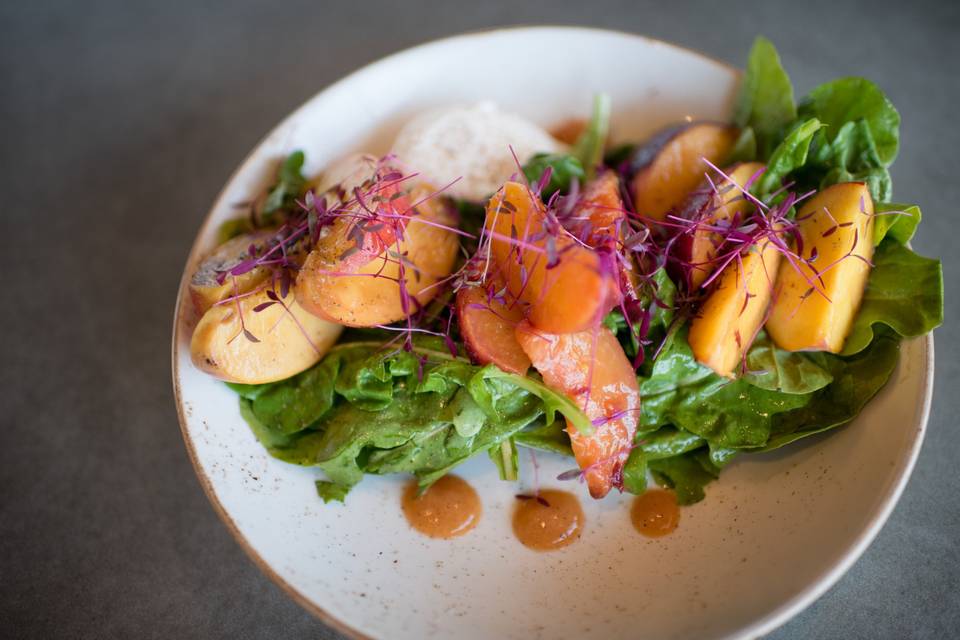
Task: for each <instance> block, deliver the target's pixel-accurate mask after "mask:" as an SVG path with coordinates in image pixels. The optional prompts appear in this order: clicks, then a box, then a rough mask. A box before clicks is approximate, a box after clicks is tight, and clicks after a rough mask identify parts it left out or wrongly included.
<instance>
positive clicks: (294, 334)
mask: <svg viewBox="0 0 960 640" xmlns="http://www.w3.org/2000/svg"><path fill="white" fill-rule="evenodd" d="M274 295H275V296H276V300H274V299H272V298H271V297H270V294H269V293H268V288H267V287H263V288H262V289H258V290H253V291H252V292H250V293H248V294H247V295H242V296H241V297H238V298H236V299H235V300H227V299H224V301H222V302H220V303H218V304H215V305H214V306H212V307H210V309H208V310H207V312H206V313H204V314H203V317H202V318H200V322H199V323H198V324H197V328H196V329H194V332H193V337H192V338H191V340H190V358H191V360H193V363H194V365H196V367H197V368H198V369H200V370H202V371H205V372H207V373H209V374H210V375H212V376H214V377H216V378H220V379H221V380H226V381H228V382H241V383H244V384H263V383H266V382H276V381H277V380H283V379H285V378H289V377H290V376H292V375H296V374H298V373H300V372H301V371H304V370H306V369H308V368H310V367H312V366H313V365H315V364H316V363H317V362H319V361H320V358H322V357H323V356H324V355H325V354H326V352H327V350H329V349H330V347H331V346H333V344H334V343H335V342H336V341H337V338H338V337H340V332H341V331H342V330H343V327H342V326H340V325H338V324H334V323H332V322H328V321H326V320H323V319H321V318H318V317H316V316H314V315H311V314H309V313H307V312H306V311H304V310H303V309H302V308H301V307H300V306H299V305H298V304H297V303H296V301H294V298H293V294H292V293H289V294H288V295H287V297H286V298H280V296H279V294H277V293H274Z"/></svg>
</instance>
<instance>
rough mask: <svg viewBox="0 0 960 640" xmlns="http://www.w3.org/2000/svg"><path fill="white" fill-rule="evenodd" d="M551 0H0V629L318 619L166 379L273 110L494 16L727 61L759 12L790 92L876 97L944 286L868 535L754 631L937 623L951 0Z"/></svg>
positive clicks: (739, 52) (959, 584)
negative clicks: (250, 524) (884, 108)
mask: <svg viewBox="0 0 960 640" xmlns="http://www.w3.org/2000/svg"><path fill="white" fill-rule="evenodd" d="M560 4H561V3H559V2H546V1H544V2H531V3H526V2H519V1H517V0H513V1H510V2H489V1H477V2H469V3H468V2H461V3H453V2H447V3H441V2H422V1H420V0H407V1H406V2H383V1H380V0H374V1H367V2H349V3H344V4H342V5H339V6H336V7H333V6H328V5H329V3H324V2H318V1H313V2H299V3H295V2H286V3H279V2H256V1H246V0H245V1H242V2H232V3H221V4H216V3H211V2H199V1H195V0H194V1H191V2H155V3H145V2H140V3H135V2H127V1H114V2H87V3H80V2H73V3H68V2H42V1H39V0H38V1H35V2H6V3H3V6H2V7H0V158H2V162H0V167H2V172H0V203H2V206H0V212H2V213H0V225H2V226H0V247H2V251H0V267H2V273H3V274H4V279H3V281H2V285H0V286H2V289H0V290H2V293H0V300H2V310H0V319H2V324H0V347H2V348H0V389H2V392H0V393H2V395H0V398H2V411H0V421H2V424H0V635H3V636H4V637H10V636H11V635H12V636H18V637H35V638H51V637H97V638H105V637H111V638H112V637H124V638H131V637H137V638H140V637H161V638H181V637H203V638H270V639H273V638H278V637H303V638H307V637H310V638H318V637H319V638H333V637H335V634H333V633H332V632H330V631H328V630H327V629H326V628H325V627H324V626H323V625H322V624H321V623H320V622H318V621H317V620H315V619H314V618H312V617H311V616H310V614H308V613H307V612H306V611H304V610H303V609H301V608H300V607H299V606H298V605H297V604H295V603H294V602H293V601H292V600H290V599H289V598H288V597H287V596H286V595H285V594H284V593H283V592H282V591H281V590H280V589H279V588H278V587H276V586H274V585H273V584H272V583H271V582H270V581H269V580H268V579H267V578H266V577H265V576H263V575H262V574H261V573H260V572H259V571H258V570H257V569H256V567H255V566H254V565H253V563H252V562H251V561H250V560H249V559H248V558H247V557H246V556H245V555H244V553H243V551H242V550H241V549H240V546H239V545H238V544H237V543H236V542H235V541H234V540H233V539H232V538H231V537H230V535H229V534H228V533H227V529H226V528H225V527H224V526H223V525H222V524H221V523H220V521H219V520H218V519H217V516H216V515H215V513H214V511H213V509H212V508H211V507H210V505H209V503H208V502H207V499H206V497H205V496H204V494H203V492H202V491H201V488H200V485H199V483H198V482H197V480H196V478H195V476H194V473H193V469H192V468H191V466H190V463H189V461H188V459H187V455H186V451H185V449H184V446H183V443H182V441H181V438H180V429H179V427H178V425H177V414H176V411H175V409H174V403H173V394H172V390H171V384H170V357H169V350H170V333H171V323H172V315H173V304H174V299H175V297H176V291H177V284H178V280H179V278H180V272H181V269H182V267H183V263H184V260H185V259H186V257H187V252H188V250H189V247H190V244H191V242H192V239H193V236H194V233H195V232H196V230H197V228H198V226H199V225H200V222H201V220H202V219H203V216H204V215H205V213H206V211H207V209H208V207H209V206H210V204H211V203H212V201H213V199H214V197H215V196H216V194H217V193H218V191H219V189H220V187H221V186H222V185H223V183H224V182H225V181H226V179H227V177H228V176H229V175H230V173H231V171H232V170H233V169H234V167H235V166H236V165H237V164H238V163H239V162H240V160H241V159H242V158H243V157H244V156H245V155H246V153H247V152H248V151H249V150H250V149H251V148H252V147H253V145H254V144H256V143H257V141H258V140H259V139H260V138H261V137H262V136H263V135H264V134H265V133H266V132H267V131H268V130H269V129H270V128H271V127H272V126H273V125H274V124H275V123H276V122H278V121H279V120H280V119H281V118H282V117H283V116H285V115H286V114H287V113H288V112H290V111H291V110H292V109H293V108H294V107H296V106H298V105H299V104H300V103H301V102H303V101H304V100H306V99H307V98H309V97H310V96H311V95H313V94H314V93H315V92H317V91H318V90H319V89H321V88H322V87H324V86H325V85H327V84H328V83H330V82H332V81H334V80H336V79H337V78H339V77H340V76H342V75H344V74H345V73H347V72H349V71H351V70H353V69H356V68H357V67H359V66H361V65H363V64H365V63H367V62H370V61H372V60H374V59H376V58H379V57H380V56H383V55H384V54H387V53H390V52H393V51H396V50H398V49H403V48H405V47H408V46H410V45H413V44H417V43H420V42H423V41H426V40H429V39H432V38H436V37H439V36H444V35H449V34H453V33H457V32H462V31H466V30H474V29H479V28H487V27H492V26H499V25H507V24H515V23H520V24H533V23H556V24H584V25H595V26H602V27H610V28H615V29H622V30H626V31H633V32H637V33H642V34H648V35H651V36H654V37H657V38H662V39H665V40H669V41H673V42H677V43H679V44H681V45H686V46H689V47H692V48H695V49H699V50H702V51H704V52H706V53H708V54H711V55H714V56H716V57H719V58H721V59H724V60H728V61H731V62H733V63H735V64H742V61H743V60H744V59H745V56H746V52H747V49H748V48H749V46H750V42H751V40H752V39H753V36H754V35H755V34H757V33H763V34H765V35H767V36H768V37H770V38H771V39H772V40H773V41H774V42H775V43H776V44H777V46H778V47H779V49H780V51H781V54H782V55H783V58H784V62H785V64H786V66H787V68H788V70H789V71H790V73H791V75H792V76H793V79H794V82H795V84H796V85H797V89H798V93H799V94H802V93H804V92H805V91H806V90H807V89H809V88H810V87H812V86H813V85H814V84H816V83H818V82H820V81H824V80H828V79H832V78H834V77H836V76H839V75H864V76H868V77H870V78H873V79H874V80H876V81H877V82H879V83H880V85H881V86H882V87H883V88H884V89H885V90H886V91H887V92H888V94H889V95H890V97H891V99H892V100H893V102H894V103H895V104H896V105H897V107H898V108H899V109H900V112H901V114H902V116H903V127H902V140H903V143H902V147H901V152H900V157H899V160H898V161H897V164H896V166H895V167H894V169H893V175H894V178H895V184H896V192H897V196H898V198H899V199H901V200H908V201H917V202H919V203H920V204H921V205H922V207H923V210H924V214H925V222H924V224H923V226H922V227H921V229H920V232H919V234H918V236H917V238H916V240H915V241H914V243H915V247H916V248H917V249H918V250H919V251H920V252H921V253H925V254H928V255H934V256H940V257H942V258H943V259H944V270H945V278H946V282H947V315H946V317H947V325H946V326H945V327H943V328H941V329H940V330H939V331H938V332H937V367H936V368H937V372H936V390H935V393H934V407H933V413H932V415H931V418H930V428H929V431H928V434H927V440H926V443H925V444H924V447H923V451H922V452H921V454H920V460H919V462H918V464H917V467H916V470H915V472H914V474H913V478H912V479H911V481H910V484H909V485H908V487H907V489H906V492H905V493H904V496H903V499H902V500H901V502H900V504H899V506H897V508H896V510H895V511H894V513H893V516H892V517H891V519H890V521H889V522H888V523H887V525H886V526H885V527H884V528H883V531H882V532H881V533H880V535H879V537H878V538H877V540H876V542H874V544H873V545H872V546H871V547H870V549H869V550H868V551H867V552H866V553H865V554H864V556H863V557H862V559H861V560H860V561H859V562H858V563H857V564H856V565H855V566H854V567H853V569H851V571H850V572H849V573H848V574H847V575H846V576H845V577H844V578H843V579H842V580H840V582H839V583H838V584H837V586H835V587H834V588H833V589H832V590H831V591H830V592H829V593H828V594H827V595H825V596H824V597H823V598H821V599H820V600H819V601H818V602H817V603H816V604H814V605H813V606H812V607H810V608H809V609H808V610H807V611H805V612H804V613H802V614H800V615H799V616H798V617H797V618H795V619H794V620H793V621H791V622H790V623H788V624H787V625H786V626H785V627H783V628H782V629H780V630H779V631H777V632H776V633H774V634H773V636H772V637H774V638H778V639H787V638H829V637H845V638H945V637H949V636H953V637H956V634H957V633H960V631H958V629H960V468H958V464H957V460H958V459H960V446H958V442H960V439H958V437H957V433H956V425H957V418H956V416H957V415H958V413H960V394H958V384H957V379H958V375H960V370H958V364H957V362H958V360H960V332H958V327H957V324H956V323H955V318H957V313H958V308H957V305H958V302H960V295H958V294H960V291H958V287H957V284H956V283H958V282H960V259H958V258H957V257H956V256H955V255H954V254H952V253H951V250H950V247H954V248H957V246H958V244H960V243H958V241H957V232H958V229H960V227H955V226H953V225H954V224H958V222H960V215H958V211H957V208H958V202H960V188H958V184H960V160H958V158H960V134H958V131H960V127H958V116H957V111H958V104H960V86H958V75H957V69H956V63H957V62H958V61H960V45H958V42H960V40H958V36H957V34H958V32H960V10H958V6H960V5H958V4H957V3H955V2H948V1H943V2H940V3H937V2H918V1H916V0H913V1H911V2H896V3H892V2H891V3H883V2H878V1H874V2H862V3H844V2H840V1H838V0H834V1H831V2H815V1H810V0H802V1H801V0H792V1H790V2H774V1H773V0H767V1H765V2H756V3H746V2H738V1H734V0H726V1H725V2H711V1H704V2H690V3H684V2H679V1H674V2H665V1H662V0H661V1H652V2H647V1H644V2H641V1H638V0H627V1H624V2H597V1H596V0H591V1H589V2H580V3H575V2H565V3H562V4H563V5H565V7H564V8H560V6H559V5H560ZM544 63H547V64H548V63H549V52H544V60H540V61H537V64H544ZM837 490H839V491H842V490H843V487H837Z"/></svg>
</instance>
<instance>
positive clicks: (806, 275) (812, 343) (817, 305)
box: [767, 182, 874, 353]
mask: <svg viewBox="0 0 960 640" xmlns="http://www.w3.org/2000/svg"><path fill="white" fill-rule="evenodd" d="M873 225H874V216H873V199H872V198H871V197H870V191H869V190H868V189H867V186H866V185H865V184H864V183H862V182H845V183H841V184H835V185H832V186H829V187H827V188H826V189H824V190H823V191H821V192H820V193H818V194H817V195H816V196H814V197H813V198H812V199H811V200H810V201H809V202H807V203H806V204H805V205H804V206H803V207H802V208H801V209H800V211H799V213H797V231H798V232H799V234H800V238H801V240H802V247H803V248H802V251H803V256H801V257H802V258H803V260H800V261H796V264H789V263H788V262H787V261H784V263H783V265H782V266H781V267H780V273H779V275H778V276H777V287H776V291H777V299H776V300H775V301H774V303H773V309H772V311H771V313H770V319H769V320H767V332H768V333H769V334H770V337H771V338H773V341H774V342H776V343H777V346H779V347H780V348H782V349H786V350H788V351H804V350H815V351H831V352H833V353H839V352H840V351H841V350H842V349H843V343H844V341H846V339H847V334H848V333H850V327H851V326H853V319H854V318H855V317H856V314H857V310H858V309H859V308H860V302H861V300H862V299H863V292H864V289H865V288H866V285H867V278H868V277H869V275H870V264H869V261H870V260H871V258H873ZM811 256H815V258H814V259H813V260H810V258H811Z"/></svg>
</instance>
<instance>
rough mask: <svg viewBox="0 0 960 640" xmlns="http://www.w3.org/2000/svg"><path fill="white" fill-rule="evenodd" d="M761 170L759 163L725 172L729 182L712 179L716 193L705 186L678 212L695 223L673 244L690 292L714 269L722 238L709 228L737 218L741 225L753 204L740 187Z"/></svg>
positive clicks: (721, 179)
mask: <svg viewBox="0 0 960 640" xmlns="http://www.w3.org/2000/svg"><path fill="white" fill-rule="evenodd" d="M763 168H764V167H763V165H762V164H761V163H759V162H743V163H740V164H737V165H734V166H733V167H730V168H729V169H727V170H726V171H724V173H725V174H726V175H727V178H729V179H727V178H723V177H720V176H717V177H716V178H715V179H714V181H713V182H714V185H715V186H716V191H714V190H713V186H711V185H710V184H709V183H707V182H704V183H703V184H702V185H701V188H700V189H699V190H698V191H697V192H696V193H694V194H691V195H690V197H689V198H688V199H687V202H686V204H685V205H684V206H682V207H681V208H680V217H682V218H686V219H688V220H691V221H694V222H696V223H697V225H696V226H694V227H691V228H690V229H689V230H685V231H684V232H683V233H681V234H680V236H679V237H678V238H677V242H676V253H677V257H679V258H680V259H681V260H683V261H684V262H686V263H687V265H689V266H688V268H686V269H684V275H685V276H686V279H687V287H688V289H689V290H690V291H696V290H697V289H699V288H700V286H701V285H702V284H703V283H704V282H706V280H707V278H708V277H709V276H710V274H711V273H713V271H714V269H716V266H717V265H716V258H717V255H718V254H719V250H720V245H721V243H722V242H723V235H722V234H721V233H718V232H717V231H714V230H712V229H711V228H710V227H717V226H718V225H719V224H721V223H723V222H728V221H731V220H733V219H734V218H737V217H738V218H739V220H741V221H743V220H744V218H745V216H747V215H748V214H749V213H750V212H751V211H753V210H754V209H755V205H754V204H753V202H751V201H750V200H749V199H747V198H746V197H745V196H744V193H743V186H744V185H746V184H747V183H748V181H749V180H750V178H752V177H753V176H754V175H755V174H756V173H757V172H758V171H761V170H763Z"/></svg>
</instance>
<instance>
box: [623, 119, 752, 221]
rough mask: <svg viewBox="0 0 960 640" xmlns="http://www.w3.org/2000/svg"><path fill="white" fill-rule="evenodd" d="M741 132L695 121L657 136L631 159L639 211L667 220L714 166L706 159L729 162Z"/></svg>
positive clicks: (639, 212) (713, 161)
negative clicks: (668, 215) (728, 159)
mask: <svg viewBox="0 0 960 640" xmlns="http://www.w3.org/2000/svg"><path fill="white" fill-rule="evenodd" d="M737 134H738V132H737V129H736V128H734V127H731V126H729V125H725V124H716V123H712V122H694V123H692V124H689V125H681V126H679V127H671V128H669V129H667V130H665V131H663V132H661V133H660V134H658V135H656V136H654V137H653V138H652V139H651V140H650V142H648V143H647V144H646V145H644V146H643V147H641V148H640V150H639V151H638V152H637V153H636V154H635V155H634V157H633V160H632V162H631V164H632V166H633V170H634V172H635V173H634V175H633V179H632V180H631V183H630V192H631V194H632V195H633V204H634V208H635V209H636V211H637V213H638V214H640V215H641V216H646V217H649V218H652V219H654V220H664V219H665V218H666V216H667V214H668V213H669V212H670V211H671V210H673V209H675V208H676V207H677V206H679V205H680V204H681V203H682V202H683V200H684V198H686V197H687V195H688V194H689V193H690V192H691V191H693V190H694V189H696V188H697V185H698V184H700V181H701V180H703V174H704V173H705V172H707V171H708V170H709V169H710V167H709V166H708V165H707V164H706V163H705V162H704V161H703V159H704V158H706V159H707V160H709V161H710V162H712V163H713V164H714V165H717V166H719V165H721V164H723V163H724V162H726V160H727V157H728V156H729V155H730V152H731V151H732V150H733V145H734V143H736V141H737Z"/></svg>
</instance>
